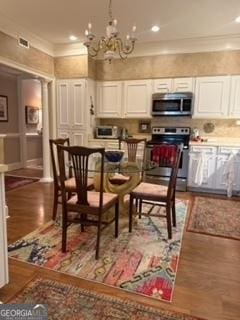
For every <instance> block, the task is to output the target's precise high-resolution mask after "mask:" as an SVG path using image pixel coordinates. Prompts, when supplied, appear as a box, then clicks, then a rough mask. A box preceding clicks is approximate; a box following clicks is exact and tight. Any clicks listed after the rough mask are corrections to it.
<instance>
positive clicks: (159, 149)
mask: <svg viewBox="0 0 240 320" xmlns="http://www.w3.org/2000/svg"><path fill="white" fill-rule="evenodd" d="M176 155H177V146H176V145H159V146H154V147H153V150H152V160H153V161H154V162H156V163H158V164H159V165H164V166H170V167H172V166H173V165H174V164H175V161H176Z"/></svg>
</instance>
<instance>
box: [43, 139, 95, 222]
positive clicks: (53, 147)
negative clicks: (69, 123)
mask: <svg viewBox="0 0 240 320" xmlns="http://www.w3.org/2000/svg"><path fill="white" fill-rule="evenodd" d="M49 144H50V154H51V161H52V170H53V183H54V196H53V213H52V219H53V220H55V219H56V216H57V209H58V204H60V203H61V201H60V200H59V198H60V196H61V184H60V179H59V170H58V159H57V145H66V146H70V142H69V138H66V139H62V138H59V139H50V140H49ZM68 160H69V163H70V159H68ZM68 171H69V173H68V175H67V176H68V178H66V180H65V185H66V190H67V192H68V193H69V196H71V193H73V192H75V191H76V182H75V178H74V177H73V175H72V168H71V167H69V168H68ZM93 187H94V186H93V179H89V180H88V188H89V189H93Z"/></svg>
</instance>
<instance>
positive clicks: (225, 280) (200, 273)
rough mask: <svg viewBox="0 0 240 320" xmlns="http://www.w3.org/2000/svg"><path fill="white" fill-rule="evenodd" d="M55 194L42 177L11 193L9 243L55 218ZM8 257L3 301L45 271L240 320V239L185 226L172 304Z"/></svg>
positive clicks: (216, 318) (220, 319)
mask: <svg viewBox="0 0 240 320" xmlns="http://www.w3.org/2000/svg"><path fill="white" fill-rule="evenodd" d="M29 170H30V169H25V170H24V172H23V171H21V170H18V171H17V172H16V173H17V174H19V175H25V176H26V175H29V176H31V175H33V176H34V174H35V172H31V170H30V171H29ZM23 173H24V174H23ZM52 197H53V188H52V184H42V183H40V182H36V183H33V184H30V185H26V186H24V187H21V188H19V189H15V190H12V191H10V192H7V203H8V206H9V212H10V216H11V218H10V219H9V220H8V241H9V243H12V242H13V241H15V240H17V239H19V238H21V237H22V236H24V235H26V234H28V233H29V232H31V231H33V230H34V229H36V228H37V227H39V226H40V225H42V224H44V223H45V222H47V221H48V220H50V219H51V215H52ZM178 197H179V198H187V199H189V200H190V202H191V201H192V199H193V197H194V195H193V194H190V193H179V194H178ZM239 206H240V202H239ZM9 262H10V283H9V284H8V285H7V286H5V287H4V288H2V289H0V300H1V301H3V302H6V301H7V300H8V299H9V298H10V297H12V296H13V295H15V293H16V292H18V291H19V290H20V288H22V287H23V286H24V285H25V284H26V283H27V282H28V281H29V280H30V279H32V278H34V277H36V276H41V277H47V278H51V279H57V280H60V281H62V282H65V283H71V284H72V285H76V286H81V287H83V288H86V289H90V290H95V291H97V292H101V293H105V294H109V295H112V296H117V297H120V298H124V299H130V300H132V301H136V302H140V303H143V304H145V305H148V306H152V307H156V308H165V309H171V310H175V311H181V312H184V313H188V314H191V315H195V316H198V317H202V318H204V319H209V320H239V319H240V275H239V274H240V241H237V240H230V239H224V238H217V237H213V236H207V235H201V234H196V233H192V232H186V231H185V233H184V236H183V242H182V249H181V255H180V262H179V267H178V272H177V278H176V284H175V290H174V294H173V302H172V303H165V302H161V301H157V300H154V299H151V298H146V297H143V296H140V295H136V294H133V293H128V292H126V291H123V290H120V289H117V288H112V287H108V286H106V285H103V284H99V283H95V282H91V281H87V280H84V279H79V278H76V277H72V276H68V275H65V274H62V273H58V272H55V271H51V270H47V269H44V268H40V267H35V266H32V265H30V264H26V263H23V262H19V261H16V260H13V259H10V261H9Z"/></svg>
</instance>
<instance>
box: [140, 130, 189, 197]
mask: <svg viewBox="0 0 240 320" xmlns="http://www.w3.org/2000/svg"><path fill="white" fill-rule="evenodd" d="M189 139H190V128H186V127H184V128H183V127H180V128H176V127H167V128H165V127H153V128H152V139H151V140H149V141H148V142H147V145H146V159H147V160H148V161H152V160H153V149H154V146H156V145H158V144H162V143H174V144H183V146H184V147H183V153H182V156H181V160H180V165H179V170H178V176H177V187H176V189H177V190H179V191H186V189H187V174H188V161H189V159H188V152H189ZM169 177H170V169H169V168H160V167H156V168H154V169H152V170H150V171H147V172H146V177H145V179H146V181H147V182H154V183H162V182H163V181H166V180H168V179H169Z"/></svg>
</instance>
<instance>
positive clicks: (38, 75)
mask: <svg viewBox="0 0 240 320" xmlns="http://www.w3.org/2000/svg"><path fill="white" fill-rule="evenodd" d="M0 64H3V65H5V66H8V67H10V68H14V69H18V70H20V71H22V72H27V73H30V74H31V76H32V77H33V76H35V77H36V78H44V79H46V80H48V81H52V80H53V79H54V76H51V75H49V74H47V73H45V72H40V71H36V70H35V69H34V68H31V67H28V66H26V65H24V64H21V63H18V62H16V61H13V60H11V59H7V58H5V57H2V56H0Z"/></svg>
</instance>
